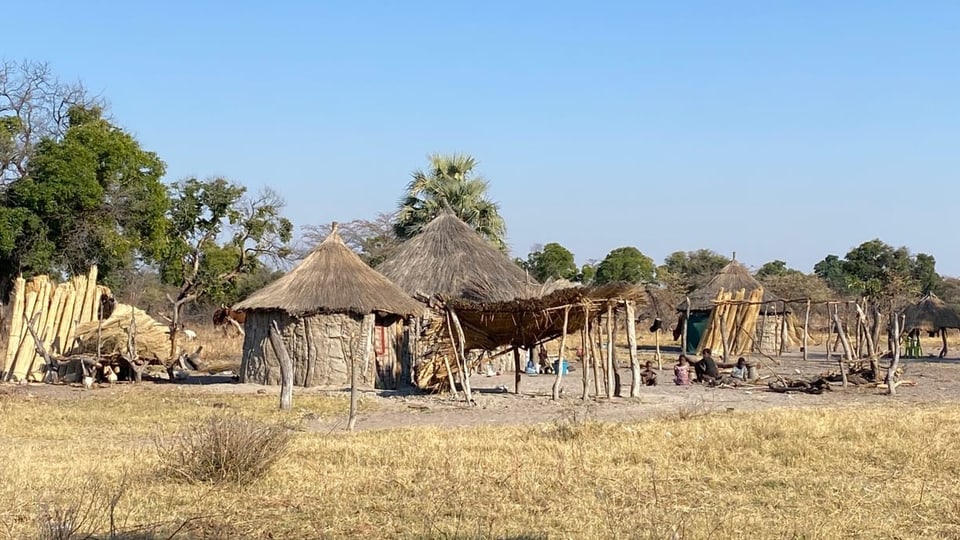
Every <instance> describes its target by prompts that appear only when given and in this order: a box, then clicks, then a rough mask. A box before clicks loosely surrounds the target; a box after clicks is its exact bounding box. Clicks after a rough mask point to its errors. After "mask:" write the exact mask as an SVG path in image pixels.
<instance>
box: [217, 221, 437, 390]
mask: <svg viewBox="0 0 960 540" xmlns="http://www.w3.org/2000/svg"><path fill="white" fill-rule="evenodd" d="M233 309H236V310H243V311H245V312H246V313H247V318H246V323H245V325H244V326H245V332H246V335H245V337H244V343H243V361H242V365H241V375H240V376H241V380H242V381H244V382H252V383H259V384H279V381H280V370H279V362H278V360H277V357H276V354H275V352H274V351H273V349H272V347H271V345H270V342H269V331H270V327H271V325H272V324H274V323H276V324H277V325H278V327H279V329H280V333H281V335H282V337H283V342H284V345H285V347H286V349H287V351H288V353H289V354H290V356H291V357H292V359H293V363H294V381H295V384H297V385H301V386H317V385H321V386H327V385H340V384H346V383H347V382H348V381H349V369H348V366H349V365H350V361H351V358H356V359H357V361H358V362H359V363H360V364H359V365H361V366H363V367H362V368H361V374H360V379H361V384H363V385H365V386H375V387H377V388H393V387H396V385H397V384H398V382H399V381H402V380H409V377H408V375H409V372H408V370H409V365H408V360H409V359H408V358H407V355H406V351H405V350H403V344H404V343H405V339H404V335H403V334H404V328H403V326H404V325H403V320H404V318H406V317H408V316H410V315H415V314H418V313H421V312H422V311H423V310H424V307H423V305H422V304H420V303H419V302H417V301H416V300H414V299H413V298H411V297H410V296H408V295H407V294H406V293H404V292H403V291H402V290H400V288H399V287H397V286H396V285H395V284H393V283H391V282H390V280H388V279H387V278H385V277H384V276H382V275H381V274H379V273H378V272H377V271H375V270H373V269H372V268H370V267H369V266H367V265H366V264H365V263H364V262H363V261H362V260H360V257H358V256H357V254H355V253H354V252H353V251H351V250H350V248H348V247H347V246H346V245H345V244H344V243H343V240H342V239H341V238H340V235H339V234H338V233H337V228H336V224H334V227H333V230H332V231H331V232H330V235H329V236H328V237H327V238H326V239H325V240H324V241H323V242H321V243H320V245H318V246H317V247H316V249H314V250H313V252H311V253H310V254H309V255H307V257H306V258H305V259H304V260H303V261H302V262H301V263H300V264H299V265H297V267H296V268H294V269H293V270H291V271H290V272H289V273H287V274H286V275H284V276H283V277H281V278H280V279H278V280H276V281H274V282H273V283H271V284H269V285H267V286H266V287H264V288H263V289H260V290H259V291H257V292H255V293H253V294H252V295H250V297H249V298H247V299H246V300H243V301H242V302H240V303H238V304H236V305H235V306H234V307H233ZM371 341H372V343H371ZM371 345H372V346H371ZM364 351H368V352H370V353H371V354H367V353H365V352H364ZM373 353H375V354H373ZM372 356H375V361H372V360H374V358H373V357H372ZM405 362H406V363H405Z"/></svg>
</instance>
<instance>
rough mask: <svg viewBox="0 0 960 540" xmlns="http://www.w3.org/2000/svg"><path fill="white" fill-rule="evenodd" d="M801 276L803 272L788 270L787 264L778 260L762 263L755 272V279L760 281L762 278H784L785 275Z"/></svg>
mask: <svg viewBox="0 0 960 540" xmlns="http://www.w3.org/2000/svg"><path fill="white" fill-rule="evenodd" d="M797 274H800V275H802V274H803V272H801V271H799V270H795V269H793V268H789V267H788V266H787V263H786V262H784V261H781V260H780V259H777V260H774V261H770V262H768V263H764V265H763V266H761V267H760V269H759V270H757V273H756V278H757V279H760V280H762V279H763V278H768V277H777V276H786V275H797Z"/></svg>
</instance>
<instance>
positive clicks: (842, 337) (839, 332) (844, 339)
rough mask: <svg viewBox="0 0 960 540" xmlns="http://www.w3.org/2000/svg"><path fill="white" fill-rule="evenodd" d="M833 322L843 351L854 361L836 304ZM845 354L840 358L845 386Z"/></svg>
mask: <svg viewBox="0 0 960 540" xmlns="http://www.w3.org/2000/svg"><path fill="white" fill-rule="evenodd" d="M833 322H834V323H835V324H836V325H837V336H838V337H839V339H840V342H841V343H843V352H844V354H845V355H846V358H847V361H852V360H853V359H852V357H851V355H852V354H853V352H852V351H851V350H850V342H849V341H847V334H846V332H844V331H843V324H842V323H841V322H840V310H839V308H837V307H836V306H834V310H833ZM843 358H844V357H843V356H841V357H840V358H839V359H838V362H839V363H840V374H841V376H842V377H843V386H844V388H846V386H847V370H846V367H845V366H844V363H843Z"/></svg>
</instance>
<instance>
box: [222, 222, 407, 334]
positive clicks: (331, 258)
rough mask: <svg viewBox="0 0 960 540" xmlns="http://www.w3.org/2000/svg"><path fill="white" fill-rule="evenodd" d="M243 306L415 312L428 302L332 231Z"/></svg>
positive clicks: (292, 310) (309, 310) (303, 312)
mask: <svg viewBox="0 0 960 540" xmlns="http://www.w3.org/2000/svg"><path fill="white" fill-rule="evenodd" d="M234 309H237V310H256V309H265V310H274V309H276V310H282V311H286V312H287V313H289V314H291V315H298V316H299V315H307V314H313V313H354V314H358V315H365V314H367V313H373V312H384V313H392V314H395V315H413V314H416V313H420V312H422V311H423V306H422V305H421V304H420V303H419V302H417V301H416V300H414V299H413V298H410V296H408V295H407V294H406V293H404V292H403V291H402V290H401V289H400V288H399V287H397V286H396V285H395V284H393V283H391V282H390V280H388V279H387V278H385V277H383V276H382V275H381V274H380V273H379V272H377V271H376V270H374V269H372V268H370V267H369V266H367V265H366V263H364V262H363V261H362V260H360V257H358V256H357V254H356V253H354V252H353V251H351V250H350V248H348V247H347V246H346V245H345V244H344V243H343V239H341V238H340V235H339V234H338V233H337V227H336V224H334V227H333V230H332V231H331V232H330V235H329V236H327V238H326V239H325V240H324V241H323V242H321V243H320V245H318V246H317V247H316V248H315V249H314V250H313V251H312V252H311V253H310V254H309V255H307V257H306V258H305V259H303V261H301V262H300V264H298V265H297V266H296V268H294V269H293V270H291V271H290V272H289V273H287V274H286V275H285V276H283V277H281V278H280V279H278V280H276V281H274V282H273V283H271V284H269V285H267V286H266V287H264V288H262V289H260V290H259V291H257V292H255V293H253V294H251V295H250V296H249V297H248V298H247V299H246V300H243V301H242V302H240V303H238V304H237V305H236V306H234Z"/></svg>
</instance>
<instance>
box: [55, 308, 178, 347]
mask: <svg viewBox="0 0 960 540" xmlns="http://www.w3.org/2000/svg"><path fill="white" fill-rule="evenodd" d="M131 320H136V346H137V355H138V356H140V357H141V358H147V359H153V360H157V361H163V360H164V359H166V358H168V357H169V356H170V328H169V327H168V326H167V325H165V324H162V323H160V322H158V321H157V320H156V319H154V318H153V317H151V316H150V315H148V314H147V313H146V312H145V311H143V310H141V309H137V308H135V307H133V306H130V305H127V304H117V307H116V309H114V311H113V314H112V315H110V318H109V319H106V320H104V321H103V323H102V325H101V328H100V332H99V333H100V353H101V354H103V355H104V356H112V355H117V354H119V355H126V354H127V350H128V343H129V341H128V340H129V332H130V322H131ZM97 326H98V325H97V321H90V322H87V323H84V324H81V325H80V326H78V327H77V339H78V341H79V343H78V344H77V346H75V347H74V348H73V350H72V351H70V352H71V353H73V354H96V352H97Z"/></svg>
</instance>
